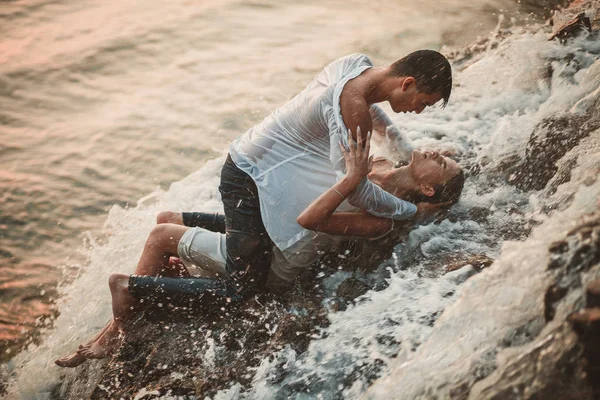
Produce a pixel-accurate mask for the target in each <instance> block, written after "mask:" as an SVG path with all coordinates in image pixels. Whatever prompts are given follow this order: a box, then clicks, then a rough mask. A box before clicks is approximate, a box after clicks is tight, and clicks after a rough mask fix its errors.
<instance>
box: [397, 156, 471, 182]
mask: <svg viewBox="0 0 600 400" xmlns="http://www.w3.org/2000/svg"><path fill="white" fill-rule="evenodd" d="M409 168H410V169H411V171H412V175H413V178H414V179H415V182H416V183H417V184H418V185H427V186H431V187H433V186H436V185H443V184H444V183H446V182H448V181H449V180H450V179H452V178H453V177H455V176H456V175H457V174H458V173H459V172H460V167H459V166H458V164H457V163H456V161H454V160H451V159H449V158H447V157H444V156H442V155H440V153H438V152H437V151H416V150H415V151H413V153H412V158H411V161H410V164H409Z"/></svg>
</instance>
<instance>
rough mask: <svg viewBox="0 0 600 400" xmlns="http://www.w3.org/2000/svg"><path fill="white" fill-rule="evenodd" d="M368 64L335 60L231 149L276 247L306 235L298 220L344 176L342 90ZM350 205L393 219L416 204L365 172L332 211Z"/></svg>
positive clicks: (360, 59)
mask: <svg viewBox="0 0 600 400" xmlns="http://www.w3.org/2000/svg"><path fill="white" fill-rule="evenodd" d="M372 66H373V64H372V62H371V60H369V58H368V57H367V56H365V55H362V54H352V55H349V56H346V57H343V58H340V59H339V60H336V61H334V62H333V63H331V64H329V65H328V66H327V67H325V69H323V71H321V73H319V75H317V77H316V78H315V79H314V80H313V81H312V82H311V83H310V84H309V85H308V87H307V88H306V89H304V90H303V91H302V92H301V93H299V94H298V95H297V96H296V97H294V98H293V99H291V100H290V101H289V102H288V103H286V104H285V105H284V106H282V107H280V108H278V109H277V110H275V111H274V112H273V113H272V114H271V115H269V116H268V117H266V118H265V119H264V120H263V121H262V122H261V123H260V124H258V125H256V126H254V127H253V128H251V129H250V130H248V131H247V132H246V133H245V134H243V135H242V136H240V137H239V138H237V139H236V140H235V141H234V142H233V143H232V144H231V146H230V148H229V153H230V154H231V158H232V159H233V161H234V162H235V164H236V165H237V166H238V167H239V168H240V169H241V170H242V171H244V172H245V173H247V174H248V175H249V176H250V177H252V179H253V180H254V182H255V183H256V186H257V188H258V194H259V199H260V208H261V214H262V220H263V223H264V225H265V228H266V229H267V232H268V233H269V236H270V237H271V239H272V240H273V242H274V243H275V245H276V246H277V247H278V248H279V249H280V250H282V251H283V250H285V249H287V248H288V247H290V246H291V245H293V244H294V243H296V242H298V241H299V240H300V239H302V238H304V237H306V236H307V235H309V234H310V233H311V231H308V230H306V229H304V228H302V227H301V226H300V225H299V224H298V223H297V222H296V218H297V217H298V215H300V213H301V212H302V211H303V210H304V209H305V208H306V207H307V206H308V205H309V204H310V203H311V202H312V201H313V200H315V199H316V198H317V197H319V196H320V195H321V194H322V193H323V192H325V191H326V190H327V189H329V187H330V186H331V185H333V184H335V182H336V181H337V180H338V179H341V178H342V177H343V176H344V174H345V163H344V157H343V155H342V153H341V151H340V148H339V143H340V142H341V143H343V144H344V146H345V147H346V148H348V141H347V129H346V127H345V125H344V122H343V120H342V115H341V110H340V95H341V93H342V90H343V88H344V85H345V84H346V83H347V82H348V81H349V80H350V79H352V78H355V77H357V76H358V75H360V74H361V73H362V72H364V71H365V70H367V69H368V68H371V67H372ZM356 208H360V209H364V210H367V211H368V212H369V213H371V214H373V215H376V216H381V217H387V218H394V219H407V218H409V217H411V216H413V215H414V214H415V212H416V210H417V208H416V206H415V205H414V204H412V203H409V202H406V201H404V200H401V199H398V198H397V197H395V196H393V195H391V194H389V193H388V192H386V191H384V190H383V189H381V188H380V187H379V186H377V185H375V184H373V183H372V182H371V181H369V180H368V179H367V178H365V179H364V180H363V181H362V182H361V184H360V185H359V187H358V188H357V189H356V190H355V191H354V192H353V193H352V194H351V195H350V196H349V197H348V199H347V202H344V203H343V204H342V205H341V206H340V208H338V211H347V210H349V209H356Z"/></svg>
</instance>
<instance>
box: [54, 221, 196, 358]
mask: <svg viewBox="0 0 600 400" xmlns="http://www.w3.org/2000/svg"><path fill="white" fill-rule="evenodd" d="M188 229H189V228H187V227H184V226H181V225H175V224H161V225H157V226H155V227H154V229H153V230H152V232H151V233H150V235H149V236H148V239H147V240H146V244H145V246H144V251H143V252H142V256H141V257H140V261H139V262H138V265H137V267H136V270H135V275H146V276H157V275H161V273H164V274H165V275H171V274H174V273H176V270H174V269H173V268H172V267H171V268H169V259H170V257H171V256H175V255H177V245H178V244H179V241H180V240H181V237H182V236H183V234H184V233H185V232H186V231H187V230H188ZM128 286H129V276H128V275H122V274H113V275H111V276H110V278H109V287H110V291H111V295H112V304H113V321H111V322H110V323H109V324H107V325H106V326H105V327H104V328H103V329H102V330H101V331H100V332H99V333H98V334H97V335H96V336H95V338H94V339H93V340H91V341H90V342H88V343H86V344H85V345H82V346H79V350H77V353H76V354H77V355H75V354H71V355H69V356H66V357H63V358H60V359H58V360H56V361H55V363H56V364H57V365H59V366H61V367H62V366H64V367H74V366H77V365H79V364H81V363H82V362H84V361H85V359H88V358H103V357H106V356H107V355H109V354H111V353H112V352H113V351H114V350H116V349H117V348H118V347H119V344H120V341H119V340H118V339H119V331H120V330H123V329H124V326H125V325H126V323H127V322H129V321H130V320H131V316H132V314H133V310H132V308H133V307H134V306H135V305H137V301H136V300H135V298H133V297H132V296H131V294H129V288H128ZM82 357H83V359H82Z"/></svg>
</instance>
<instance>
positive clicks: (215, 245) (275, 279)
mask: <svg viewBox="0 0 600 400" xmlns="http://www.w3.org/2000/svg"><path fill="white" fill-rule="evenodd" d="M224 220H225V216H224V215H222V214H208V213H201V212H193V213H183V222H184V225H187V226H193V227H192V228H190V229H189V230H188V231H187V232H186V233H185V234H184V235H183V236H182V238H181V240H180V241H179V245H178V254H179V257H180V258H181V261H182V262H183V264H184V265H185V266H186V268H187V270H188V271H189V272H190V273H191V274H192V275H193V276H201V277H214V278H218V277H222V276H225V274H226V270H225V264H226V262H227V261H226V260H227V246H226V235H225V234H223V233H220V229H221V227H222V226H224V225H222V223H223V224H224ZM194 225H195V226H194ZM347 239H348V238H347V237H342V236H334V235H327V234H323V233H316V232H313V233H312V234H311V235H307V236H305V237H304V238H302V239H301V240H299V241H298V242H296V243H294V244H293V245H292V246H290V247H288V248H287V249H285V250H284V251H281V250H279V249H278V248H277V247H276V246H273V257H272V259H271V266H270V268H269V274H268V278H267V282H266V286H267V288H268V289H280V288H281V287H283V286H286V285H287V284H289V283H290V282H292V281H293V280H294V278H295V277H296V276H297V275H298V274H299V273H300V272H301V271H302V270H303V269H305V268H308V267H310V266H311V265H313V264H314V263H315V262H316V261H317V259H318V258H319V256H320V255H321V254H324V253H325V252H328V251H333V250H335V249H336V247H339V246H340V245H341V244H342V242H343V241H344V240H347Z"/></svg>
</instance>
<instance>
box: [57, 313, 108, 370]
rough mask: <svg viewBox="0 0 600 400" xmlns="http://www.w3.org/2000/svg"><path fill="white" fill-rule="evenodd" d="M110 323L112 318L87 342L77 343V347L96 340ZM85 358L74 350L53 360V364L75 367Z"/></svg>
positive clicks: (80, 347)
mask: <svg viewBox="0 0 600 400" xmlns="http://www.w3.org/2000/svg"><path fill="white" fill-rule="evenodd" d="M112 324H113V321H112V320H111V321H109V322H108V323H107V324H106V325H104V328H102V329H101V330H100V332H98V333H97V334H96V335H95V336H94V337H93V338H92V340H90V341H89V342H87V343H86V344H84V345H79V349H82V348H83V347H84V346H87V345H91V344H92V343H94V342H95V341H96V340H98V339H99V338H100V337H101V336H102V335H103V334H104V332H106V331H107V330H108V328H110V326H111V325H112ZM85 360H87V358H86V357H85V356H84V355H83V354H80V353H79V352H77V351H76V352H75V353H72V354H69V355H68V356H64V357H61V358H59V359H57V360H54V364H56V365H58V366H59V367H63V368H75V367H76V366H78V365H80V364H83V363H84V362H85Z"/></svg>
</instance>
